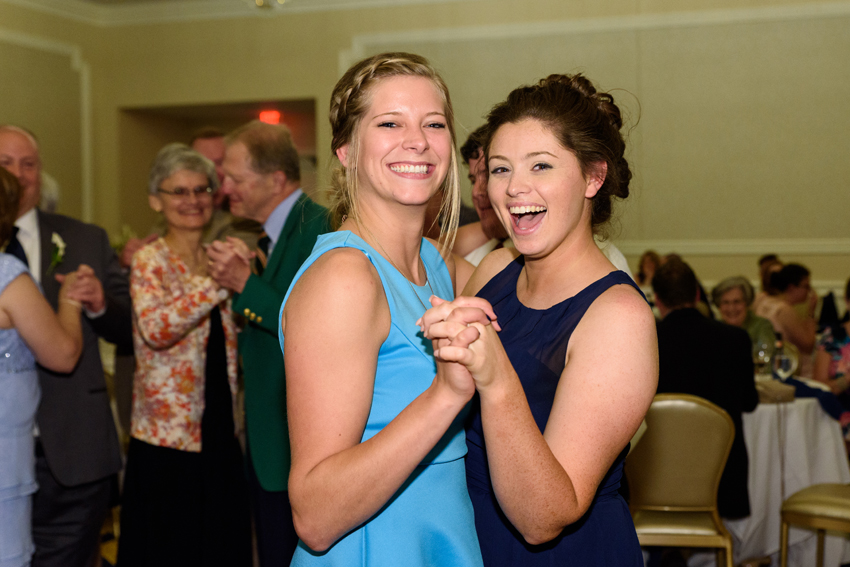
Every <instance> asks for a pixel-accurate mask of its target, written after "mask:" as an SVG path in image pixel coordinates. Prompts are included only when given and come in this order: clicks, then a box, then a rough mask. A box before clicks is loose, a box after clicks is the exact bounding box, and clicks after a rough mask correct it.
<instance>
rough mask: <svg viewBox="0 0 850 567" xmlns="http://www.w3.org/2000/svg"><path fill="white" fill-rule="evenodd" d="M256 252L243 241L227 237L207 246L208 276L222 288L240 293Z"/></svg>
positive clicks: (248, 275)
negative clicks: (224, 240)
mask: <svg viewBox="0 0 850 567" xmlns="http://www.w3.org/2000/svg"><path fill="white" fill-rule="evenodd" d="M256 255H257V254H256V253H255V252H254V251H253V250H251V249H250V248H248V245H247V244H245V242H244V241H242V240H240V239H238V238H234V237H232V236H228V237H227V241H226V242H222V241H220V240H216V241H215V242H213V243H212V244H210V245H209V246H207V257H208V258H209V268H208V272H209V275H210V277H211V278H212V279H213V280H214V281H215V283H217V284H218V285H219V286H221V287H223V288H227V289H229V290H231V291H235V292H236V293H242V290H243V289H245V284H246V283H247V282H248V278H249V277H250V276H251V262H252V261H253V260H254V257H255V256H256Z"/></svg>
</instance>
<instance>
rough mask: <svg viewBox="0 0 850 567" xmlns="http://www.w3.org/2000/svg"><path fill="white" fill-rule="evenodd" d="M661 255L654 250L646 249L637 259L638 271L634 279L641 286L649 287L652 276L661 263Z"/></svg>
mask: <svg viewBox="0 0 850 567" xmlns="http://www.w3.org/2000/svg"><path fill="white" fill-rule="evenodd" d="M661 263H662V261H661V256H659V255H658V252H656V251H655V250H647V251H646V252H644V253H643V254H641V257H640V260H638V271H637V277H636V279H635V281H636V282H637V284H638V285H639V286H641V287H647V288H651V286H652V276H653V275H655V270H657V269H658V267H659V266H660V265H661Z"/></svg>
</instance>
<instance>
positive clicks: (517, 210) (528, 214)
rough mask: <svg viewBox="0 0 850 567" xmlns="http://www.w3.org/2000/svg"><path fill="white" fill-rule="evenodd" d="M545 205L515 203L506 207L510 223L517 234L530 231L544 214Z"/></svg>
mask: <svg viewBox="0 0 850 567" xmlns="http://www.w3.org/2000/svg"><path fill="white" fill-rule="evenodd" d="M546 211H547V209H546V207H543V206H541V205H517V206H511V207H508V212H509V213H510V214H511V224H512V225H513V227H514V231H515V232H516V233H517V234H523V233H528V232H532V231H533V230H534V229H535V228H537V226H538V225H539V224H540V222H541V221H542V220H543V217H544V216H545V215H546Z"/></svg>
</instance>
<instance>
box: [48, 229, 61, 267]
mask: <svg viewBox="0 0 850 567" xmlns="http://www.w3.org/2000/svg"><path fill="white" fill-rule="evenodd" d="M50 242H52V243H53V254H52V255H51V256H50V266H49V267H48V268H47V271H48V272H52V271H53V269H54V268H55V267H56V266H58V265H59V264H60V263H61V262H62V260H64V259H65V241H64V240H62V237H61V236H59V234H58V233H56V232H54V233H53V235H52V236H51V237H50Z"/></svg>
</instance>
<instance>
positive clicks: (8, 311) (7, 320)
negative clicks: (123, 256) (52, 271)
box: [0, 274, 83, 373]
mask: <svg viewBox="0 0 850 567" xmlns="http://www.w3.org/2000/svg"><path fill="white" fill-rule="evenodd" d="M74 281H75V277H73V276H70V275H69V276H68V277H66V279H65V283H64V284H63V285H62V288H61V289H60V291H59V312H58V314H57V313H54V312H53V309H51V308H50V305H49V304H48V303H47V300H46V299H44V296H43V295H41V292H40V291H39V289H38V287H36V285H35V283H34V282H33V281H32V278H31V277H30V276H29V274H21V275H20V276H18V277H17V278H15V279H14V280H13V281H12V282H11V283H10V284H9V285H8V286H7V287H6V289H5V290H4V291H3V293H2V294H0V312H2V316H0V326H2V327H6V328H11V327H14V328H15V330H17V331H18V333H19V334H20V335H21V338H23V339H24V342H26V343H27V346H28V347H29V348H30V350H31V351H32V352H33V354H34V355H35V358H36V360H38V363H39V364H41V365H42V366H44V367H45V368H49V369H50V370H53V371H55V372H63V373H65V372H71V371H72V370H73V369H74V366H76V364H77V360H78V359H79V358H80V353H81V352H82V349H83V333H82V327H81V323H80V304H79V303H78V302H76V301H72V300H69V299H68V298H67V291H68V287H69V286H71V285H73V283H74Z"/></svg>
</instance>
